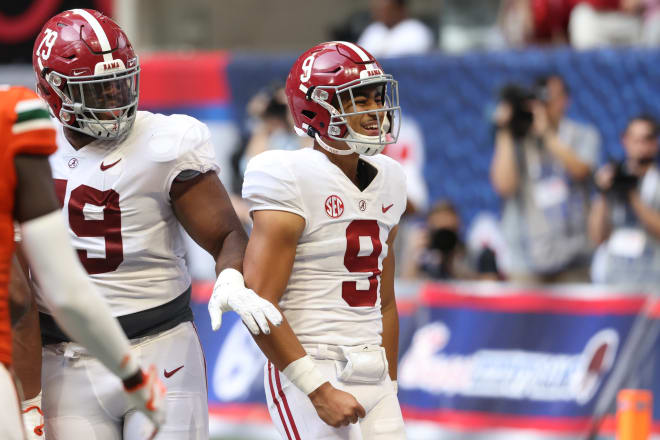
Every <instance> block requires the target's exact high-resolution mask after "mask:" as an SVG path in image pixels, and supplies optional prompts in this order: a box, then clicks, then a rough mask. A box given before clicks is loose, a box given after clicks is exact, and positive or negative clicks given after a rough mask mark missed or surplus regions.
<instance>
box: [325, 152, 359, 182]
mask: <svg viewBox="0 0 660 440" xmlns="http://www.w3.org/2000/svg"><path fill="white" fill-rule="evenodd" d="M314 149H315V150H317V151H320V152H321V153H323V154H325V155H326V157H327V158H328V159H329V160H330V162H332V163H333V164H335V165H336V166H337V167H338V168H339V169H340V170H341V171H342V172H343V173H344V174H346V177H348V178H349V179H350V180H351V181H352V182H353V183H355V185H357V184H358V179H357V166H358V159H359V158H360V155H359V154H357V153H353V154H347V155H345V156H341V155H339V154H333V153H331V152H329V151H328V150H326V149H325V148H323V147H322V146H320V145H319V144H318V143H316V142H315V143H314Z"/></svg>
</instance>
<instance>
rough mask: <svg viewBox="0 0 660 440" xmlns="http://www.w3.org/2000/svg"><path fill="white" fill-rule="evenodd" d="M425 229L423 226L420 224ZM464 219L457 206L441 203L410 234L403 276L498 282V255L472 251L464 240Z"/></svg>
mask: <svg viewBox="0 0 660 440" xmlns="http://www.w3.org/2000/svg"><path fill="white" fill-rule="evenodd" d="M420 226H421V225H420ZM460 230H461V218H460V216H459V214H458V211H456V208H455V207H454V205H453V204H452V203H451V202H450V201H448V200H441V201H439V202H437V203H435V204H434V205H433V207H432V208H431V210H430V212H429V214H428V216H427V218H426V222H425V224H424V225H423V226H422V227H419V228H417V229H415V230H413V231H412V232H411V234H410V237H409V241H410V248H409V252H408V254H407V257H406V258H405V259H404V260H403V261H404V263H403V265H402V277H404V278H410V279H420V278H430V279H435V280H497V279H498V278H499V273H498V271H497V263H496V262H495V254H494V253H493V251H492V250H490V249H487V248H486V249H480V250H479V251H477V252H473V253H471V252H468V249H467V248H466V246H465V245H464V244H463V242H462V241H461V239H460Z"/></svg>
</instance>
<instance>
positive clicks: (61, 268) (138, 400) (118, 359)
mask: <svg viewBox="0 0 660 440" xmlns="http://www.w3.org/2000/svg"><path fill="white" fill-rule="evenodd" d="M56 148H57V146H56V144H55V129H54V127H53V125H52V123H51V121H50V118H49V116H48V111H47V110H46V106H45V104H44V103H43V101H42V100H41V99H39V98H38V97H37V95H35V94H34V92H31V91H30V90H28V89H25V88H23V87H9V86H0V154H1V155H2V156H1V158H0V167H2V172H0V401H2V408H3V411H2V412H0V438H3V439H8V440H15V439H16V440H18V439H24V438H25V437H24V435H25V434H24V432H23V425H22V422H21V415H20V411H19V403H18V392H17V391H16V388H15V386H14V382H13V378H12V374H11V373H10V365H11V359H12V350H11V347H12V345H11V342H12V341H11V327H10V319H9V318H10V317H9V315H10V313H9V307H8V285H9V282H10V267H12V269H11V282H12V286H13V288H14V294H16V292H17V291H21V292H22V296H23V298H24V303H25V304H27V303H29V298H28V299H26V298H25V297H26V296H27V295H28V290H29V289H27V286H26V284H25V282H24V281H20V279H19V278H20V276H21V275H22V273H21V272H20V269H18V263H15V264H14V265H12V259H13V257H12V256H13V254H14V246H15V245H14V221H16V222H18V223H19V224H20V231H21V236H22V248H23V251H24V253H25V256H26V258H27V260H28V262H29V264H30V266H31V268H32V270H33V272H34V274H35V276H36V279H37V281H38V282H39V285H40V286H41V290H42V292H43V297H42V300H43V301H45V302H47V303H48V305H49V309H50V310H51V313H52V316H53V317H54V319H55V321H56V322H57V324H58V325H59V326H60V327H61V328H62V329H63V330H64V331H66V332H67V334H70V335H71V337H72V338H74V339H75V340H76V341H78V342H80V344H81V347H85V348H86V350H88V351H89V353H91V354H92V355H93V356H95V357H97V358H98V359H99V362H100V364H101V365H103V368H106V369H107V371H108V373H107V374H109V375H110V376H111V377H112V378H113V380H115V381H116V382H117V384H118V386H119V389H120V390H121V391H120V393H121V395H122V398H123V399H126V401H127V403H126V404H127V407H128V408H130V409H131V410H139V411H142V412H143V413H144V414H146V415H147V416H148V417H149V418H151V419H152V421H153V422H154V423H155V428H156V430H157V429H158V425H160V424H161V423H162V422H163V418H164V417H165V408H164V404H165V389H164V387H163V384H162V382H161V381H160V379H159V378H158V374H157V372H156V369H155V367H153V366H152V367H151V368H150V369H149V370H148V371H142V370H141V369H140V368H139V366H138V361H139V360H140V359H139V356H138V355H137V354H136V353H134V352H132V351H131V349H130V346H129V341H128V340H127V339H126V337H125V336H124V335H123V334H122V331H121V328H120V327H119V324H118V323H117V321H116V320H115V319H112V317H111V314H110V308H109V307H108V306H107V305H106V304H105V303H104V302H103V299H102V298H101V296H100V295H99V293H98V292H97V289H96V288H95V287H94V286H93V285H92V283H90V281H89V279H88V278H87V276H86V275H85V273H84V271H83V268H82V267H81V265H80V262H79V261H78V258H77V257H76V256H75V253H74V251H73V249H72V247H71V243H70V239H69V236H68V234H67V230H66V227H65V225H64V223H63V220H62V215H61V214H60V212H59V210H58V204H57V199H56V197H55V191H54V188H53V183H52V180H51V172H50V166H49V164H48V155H49V154H51V153H53V152H54V151H55V149H56ZM14 260H15V259H14ZM124 391H126V393H127V394H126V393H125V392H124ZM152 432H154V431H153V427H152Z"/></svg>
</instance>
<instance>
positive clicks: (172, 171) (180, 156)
mask: <svg viewBox="0 0 660 440" xmlns="http://www.w3.org/2000/svg"><path fill="white" fill-rule="evenodd" d="M169 119H170V120H171V122H172V125H171V129H172V130H171V132H170V130H164V132H163V136H165V137H169V139H163V138H162V137H163V136H158V137H157V139H158V141H162V143H163V144H168V143H171V142H172V138H174V139H176V140H175V144H174V148H175V150H174V154H172V157H171V158H169V160H168V161H167V162H168V165H169V169H168V172H167V176H166V179H165V186H164V188H163V191H164V192H165V193H166V194H168V197H169V192H170V189H171V188H172V183H173V182H174V180H175V179H176V178H177V176H179V174H181V173H184V175H183V176H184V178H185V176H186V173H190V174H189V175H192V176H193V177H194V176H195V175H196V174H203V173H206V172H208V171H215V172H216V173H218V172H220V166H219V165H218V164H217V162H216V160H215V150H214V149H213V144H212V142H211V133H210V131H209V129H208V127H207V126H206V124H204V123H202V122H200V121H198V120H197V119H195V118H191V117H189V116H184V115H172V116H170V117H169ZM151 142H154V140H152V141H151ZM156 148H157V146H156Z"/></svg>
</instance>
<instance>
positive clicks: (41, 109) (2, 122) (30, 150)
mask: <svg viewBox="0 0 660 440" xmlns="http://www.w3.org/2000/svg"><path fill="white" fill-rule="evenodd" d="M56 149H57V146H56V143H55V128H54V126H53V123H52V122H51V120H50V116H49V114H48V107H46V104H45V103H44V102H43V101H42V100H41V99H40V98H39V97H38V96H37V95H36V94H35V93H34V92H32V91H30V90H29V89H26V88H25V87H10V86H0V362H2V363H4V364H7V365H9V364H10V362H11V322H10V319H9V318H10V316H9V292H8V288H9V271H10V266H11V258H12V255H13V251H14V201H15V200H14V197H15V193H16V168H15V165H14V158H15V157H16V155H18V154H41V155H49V154H51V153H53V152H54V151H55V150H56Z"/></svg>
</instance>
